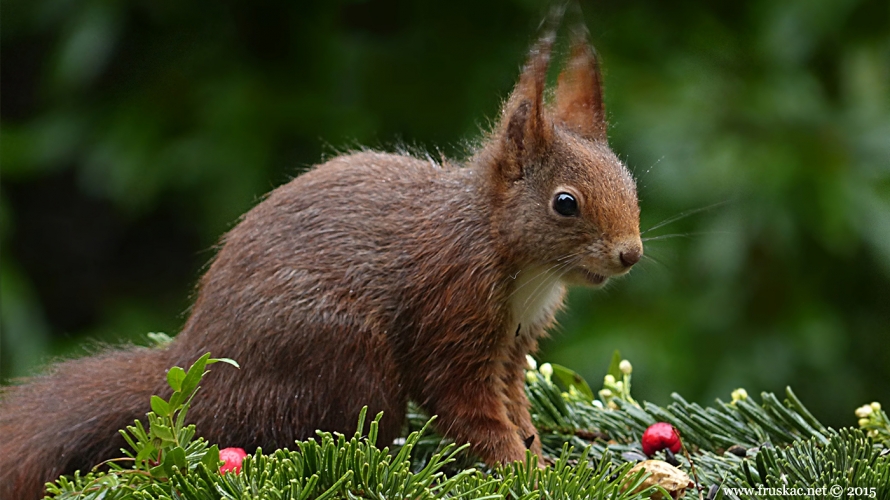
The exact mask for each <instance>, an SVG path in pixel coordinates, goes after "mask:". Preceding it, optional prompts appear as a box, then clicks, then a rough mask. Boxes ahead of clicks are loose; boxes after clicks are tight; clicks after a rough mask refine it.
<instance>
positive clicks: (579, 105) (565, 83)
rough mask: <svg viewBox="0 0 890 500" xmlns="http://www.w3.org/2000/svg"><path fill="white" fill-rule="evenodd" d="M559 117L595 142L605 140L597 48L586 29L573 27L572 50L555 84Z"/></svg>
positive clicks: (557, 117) (580, 26)
mask: <svg viewBox="0 0 890 500" xmlns="http://www.w3.org/2000/svg"><path fill="white" fill-rule="evenodd" d="M556 119H557V120H558V121H560V122H561V123H562V124H564V125H565V126H566V127H568V128H569V129H570V130H573V131H574V132H576V133H578V134H580V135H581V136H582V137H585V138H587V139H590V140H593V141H606V140H607V129H608V125H607V123H606V106H605V103H604V102H603V86H602V76H601V74H600V69H599V61H598V60H597V56H596V51H595V50H594V49H593V47H591V46H590V44H589V43H588V41H587V28H585V27H584V25H583V24H578V25H577V26H576V27H575V28H574V29H573V34H572V49H571V53H570V55H569V60H568V61H567V62H566V66H565V68H564V69H563V70H562V72H561V73H560V74H559V79H558V81H557V86H556Z"/></svg>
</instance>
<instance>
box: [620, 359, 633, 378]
mask: <svg viewBox="0 0 890 500" xmlns="http://www.w3.org/2000/svg"><path fill="white" fill-rule="evenodd" d="M618 369H619V370H621V373H623V374H625V375H630V374H631V372H633V371H634V367H633V366H632V365H631V364H630V361H628V360H626V359H622V360H621V363H618Z"/></svg>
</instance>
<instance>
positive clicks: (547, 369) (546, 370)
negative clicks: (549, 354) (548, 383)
mask: <svg viewBox="0 0 890 500" xmlns="http://www.w3.org/2000/svg"><path fill="white" fill-rule="evenodd" d="M538 371H540V372H541V375H543V376H544V378H546V379H547V380H550V376H551V375H553V366H552V365H551V364H550V363H544V364H543V365H541V369H540V370H538Z"/></svg>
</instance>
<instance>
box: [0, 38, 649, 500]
mask: <svg viewBox="0 0 890 500" xmlns="http://www.w3.org/2000/svg"><path fill="white" fill-rule="evenodd" d="M553 42H554V35H553V33H550V34H547V35H545V36H544V37H543V38H542V39H541V40H540V41H539V42H538V43H537V44H536V45H535V46H534V47H533V49H532V51H531V53H530V56H529V59H528V62H527V64H526V65H525V67H524V69H523V71H522V74H521V76H520V78H519V82H518V84H517V85H516V87H515V89H514V91H513V92H512V94H511V95H510V97H509V98H508V100H507V101H506V103H505V104H504V106H503V109H502V111H501V116H500V120H499V122H498V123H497V124H496V126H495V127H494V128H493V130H492V131H491V132H490V133H489V134H488V135H487V137H486V139H485V140H484V141H483V143H482V144H481V145H480V147H479V148H478V149H477V150H476V151H475V153H474V154H473V155H472V157H470V158H469V159H468V160H467V161H466V162H464V164H457V163H453V162H451V161H447V160H443V161H442V162H441V163H439V162H435V161H433V160H431V159H428V158H417V157H413V156H409V155H405V154H390V153H381V152H374V151H361V152H354V153H350V154H344V155H342V156H338V157H335V158H333V159H331V160H330V161H327V162H325V163H324V164H321V165H318V166H316V167H315V168H313V169H311V170H310V171H309V172H307V173H305V174H303V175H300V176H298V177H297V178H295V179H294V180H292V181H290V182H289V183H287V184H285V185H283V186H281V187H279V188H277V189H275V190H273V191H272V192H271V193H269V195H268V196H267V197H266V198H265V199H264V200H263V201H262V202H261V203H259V204H258V205H257V206H256V207H254V208H253V209H252V210H250V211H249V212H247V213H246V214H245V215H244V216H243V217H242V219H241V220H240V222H239V223H238V224H237V226H235V228H234V229H232V230H231V231H229V232H228V234H226V235H225V236H224V237H223V238H222V244H221V246H220V249H219V251H218V254H217V255H216V257H215V258H214V259H213V261H212V264H211V265H210V267H209V269H208V271H207V272H206V274H204V276H203V277H202V278H201V280H200V283H199V285H198V293H197V298H196V300H195V303H194V306H193V308H192V310H191V314H190V316H189V318H188V320H187V322H186V324H185V326H184V327H183V329H182V331H181V332H180V333H179V335H178V336H177V337H176V338H175V340H174V341H173V342H172V343H170V344H169V345H167V346H165V347H163V348H152V349H149V348H129V349H124V350H108V351H106V352H103V353H101V354H98V355H96V356H92V357H87V358H83V359H75V360H70V361H65V362H62V363H59V364H58V365H56V366H54V367H53V368H52V369H51V370H50V373H49V374H47V375H45V376H41V377H35V378H33V379H30V380H28V381H26V382H25V383H24V384H23V385H17V386H12V387H7V388H6V389H5V390H4V391H3V395H2V403H0V438H2V443H3V450H2V453H0V480H2V485H0V497H2V498H4V499H7V498H9V499H11V498H37V497H39V496H40V495H41V492H42V491H43V487H44V482H45V481H49V480H53V479H55V478H56V477H57V476H59V475H60V474H67V473H72V472H73V471H75V470H78V469H80V470H88V469H90V468H91V467H93V466H95V465H96V464H97V463H99V462H101V461H103V460H105V459H108V458H112V457H115V456H119V453H120V451H119V450H120V449H121V448H122V447H123V446H124V442H123V440H122V439H121V438H120V436H119V435H118V429H121V428H123V427H125V426H127V425H130V424H132V423H133V421H134V420H136V419H139V418H144V416H145V413H146V411H147V409H148V403H149V399H150V397H151V396H152V395H153V394H160V395H164V396H168V395H169V394H168V390H167V388H166V384H165V375H164V374H165V371H166V370H167V369H169V368H170V367H171V366H174V365H178V366H182V367H186V366H188V365H189V364H190V363H192V362H194V361H195V360H196V359H197V358H198V357H200V356H201V355H202V354H204V353H206V352H210V353H212V354H213V355H214V356H215V357H227V358H232V359H234V360H236V361H238V362H239V363H240V365H241V369H240V370H236V369H234V368H232V367H228V366H220V367H218V368H217V367H215V368H214V369H213V370H212V372H211V373H210V374H208V375H207V377H206V378H205V380H204V381H203V383H202V389H201V391H200V393H199V395H198V397H197V398H196V399H195V402H194V405H193V407H192V409H191V410H190V411H189V417H190V420H191V421H192V422H194V423H195V424H196V425H197V432H198V435H201V436H204V437H205V438H207V439H208V440H209V441H210V442H213V443H219V444H221V445H224V446H227V445H232V446H240V447H243V448H245V449H247V450H248V451H253V450H255V449H256V448H257V447H263V448H264V449H267V450H272V449H276V448H280V447H285V446H291V445H292V444H293V442H294V441H295V440H297V439H305V438H309V437H312V436H313V435H314V433H315V430H316V429H322V430H328V431H340V432H344V433H346V432H350V431H353V430H354V426H355V423H356V421H357V417H358V414H359V411H360V409H361V408H362V407H363V406H365V405H367V406H369V411H370V414H372V415H373V414H376V413H377V412H380V411H383V412H384V416H383V420H382V422H381V426H380V432H379V442H381V443H390V442H392V440H393V439H394V438H396V437H397V436H398V433H399V432H400V430H401V429H402V425H403V422H404V418H405V411H406V404H407V402H408V400H413V401H416V402H417V403H418V404H419V405H420V406H421V407H422V408H424V409H425V410H426V411H427V412H429V413H430V414H434V415H438V420H437V428H438V430H439V431H440V432H441V433H443V434H444V435H445V436H448V437H450V438H452V439H454V440H455V441H456V442H458V443H471V449H472V451H473V452H474V453H475V454H477V455H478V456H479V457H480V458H482V459H483V460H484V461H485V462H487V463H489V464H495V463H506V462H510V461H514V460H523V459H524V458H525V453H526V449H527V445H526V443H531V444H530V445H529V446H528V447H530V449H531V450H532V451H533V452H534V453H536V454H538V455H540V454H541V445H540V440H539V439H538V436H537V431H536V430H535V428H534V427H533V426H532V422H531V418H530V416H529V411H528V401H527V399H526V396H525V392H524V385H523V382H524V369H525V367H526V355H527V354H529V353H531V352H534V351H535V350H536V348H537V342H538V339H539V338H541V337H542V336H543V335H545V333H546V331H547V329H548V328H549V327H550V326H551V325H552V324H553V322H554V315H555V314H556V312H557V310H558V309H560V307H562V305H563V299H564V296H565V292H566V287H567V286H572V285H580V286H588V287H598V286H601V285H603V283H604V282H606V280H607V279H609V278H610V277H613V276H618V275H622V274H625V273H626V272H628V270H629V269H630V268H631V266H633V265H634V264H635V263H636V262H638V261H639V260H640V258H641V257H642V254H643V246H642V242H641V239H640V232H639V206H638V202H637V193H636V187H635V184H634V180H633V177H632V176H631V174H630V173H629V172H628V170H627V168H626V167H625V166H624V165H623V164H622V162H621V161H620V160H619V159H618V157H617V156H616V155H615V154H614V153H613V152H612V151H611V149H610V148H609V146H608V143H607V124H606V118H605V108H604V104H603V92H602V83H601V76H600V72H599V67H598V62H597V57H596V55H595V52H594V50H593V49H592V47H591V46H590V45H589V44H588V42H587V34H586V31H583V30H580V29H579V30H576V33H575V34H574V35H573V39H572V44H571V50H570V53H569V55H568V56H567V62H566V64H565V68H564V69H563V71H562V72H561V74H560V75H559V78H558V82H557V85H556V91H555V95H554V102H552V103H549V102H545V82H546V75H547V69H548V66H549V62H550V54H551V48H552V46H553Z"/></svg>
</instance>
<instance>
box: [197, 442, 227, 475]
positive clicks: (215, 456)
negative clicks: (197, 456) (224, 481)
mask: <svg viewBox="0 0 890 500" xmlns="http://www.w3.org/2000/svg"><path fill="white" fill-rule="evenodd" d="M201 463H202V464H204V467H207V470H210V471H215V470H217V469H219V465H220V463H222V460H220V459H219V446H218V445H213V446H211V447H210V448H207V452H206V453H204V458H202V459H201Z"/></svg>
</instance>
